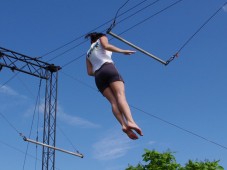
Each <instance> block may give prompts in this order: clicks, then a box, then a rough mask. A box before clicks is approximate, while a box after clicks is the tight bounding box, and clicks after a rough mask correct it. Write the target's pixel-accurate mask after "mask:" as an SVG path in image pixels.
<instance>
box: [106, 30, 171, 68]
mask: <svg viewBox="0 0 227 170" xmlns="http://www.w3.org/2000/svg"><path fill="white" fill-rule="evenodd" d="M107 33H108V34H110V35H112V36H113V37H115V38H117V39H118V40H120V41H122V42H124V43H126V44H128V45H129V46H131V47H133V48H135V49H137V50H138V51H140V52H142V53H144V54H146V55H148V56H149V57H152V58H153V59H155V60H157V61H159V62H160V63H162V64H164V65H166V64H167V63H166V62H165V61H163V60H161V59H160V58H158V57H156V56H155V55H153V54H151V53H149V52H147V51H145V50H143V49H142V48H140V47H137V46H136V45H134V44H132V43H130V42H128V41H127V40H125V39H123V38H121V37H119V36H118V35H116V34H114V33H113V32H111V31H108V32H107Z"/></svg>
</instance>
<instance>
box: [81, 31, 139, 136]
mask: <svg viewBox="0 0 227 170" xmlns="http://www.w3.org/2000/svg"><path fill="white" fill-rule="evenodd" d="M85 38H90V40H91V46H90V49H89V50H88V52H87V57H86V65H87V73H88V75H90V76H94V77H95V83H96V86H97V88H98V89H99V91H100V92H101V93H102V95H103V96H105V97H106V99H107V100H108V101H109V102H110V104H111V107H112V112H113V114H114V116H115V117H116V119H117V120H118V121H119V123H120V124H121V126H122V130H123V132H125V133H126V134H127V135H128V137H129V138H131V139H133V140H136V139H138V136H137V135H136V133H138V134H139V135H140V136H143V133H142V131H141V129H140V128H139V126H138V125H137V124H136V123H135V121H134V120H133V118H132V115H131V111H130V108H129V105H128V103H127V100H126V97H125V87H124V80H123V78H122V77H121V75H120V74H119V72H118V70H117V69H116V67H115V65H114V62H113V60H112V58H111V56H112V52H117V53H123V54H125V55H131V54H134V53H135V51H131V50H123V49H120V48H118V47H116V46H114V45H111V44H109V42H108V38H107V37H106V35H105V34H102V33H97V32H93V33H89V34H87V35H86V36H85ZM134 131H135V132H136V133H134Z"/></svg>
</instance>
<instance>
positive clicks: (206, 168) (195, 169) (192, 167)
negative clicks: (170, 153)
mask: <svg viewBox="0 0 227 170" xmlns="http://www.w3.org/2000/svg"><path fill="white" fill-rule="evenodd" d="M218 162H219V161H213V162H210V161H208V160H206V161H205V162H197V161H195V162H193V161H191V160H189V162H188V163H187V164H186V166H185V168H184V170H224V168H223V167H222V166H220V165H219V164H218Z"/></svg>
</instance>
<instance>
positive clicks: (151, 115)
mask: <svg viewBox="0 0 227 170" xmlns="http://www.w3.org/2000/svg"><path fill="white" fill-rule="evenodd" d="M65 75H67V76H68V77H70V78H72V79H73V80H75V81H78V79H77V78H75V77H73V76H70V75H68V74H66V73H65ZM78 82H79V83H81V84H83V85H85V86H87V87H89V88H90V89H92V90H94V91H96V92H99V91H97V90H96V88H94V87H92V86H90V85H87V84H86V83H84V82H82V81H78ZM129 105H130V104H129ZM130 107H131V108H134V109H136V110H138V111H140V112H141V113H144V114H146V115H148V116H150V117H153V118H155V119H157V120H159V121H162V122H163V123H166V124H168V125H171V126H172V127H175V128H177V129H180V130H182V131H184V132H186V133H188V134H190V135H192V136H195V137H197V138H200V139H202V140H204V141H207V142H209V143H212V144H214V145H216V146H219V147H221V148H222V149H226V150H227V147H226V146H224V145H221V144H219V143H217V142H214V141H212V140H209V139H207V138H205V137H203V136H201V135H199V134H197V133H195V132H192V131H190V130H187V129H185V128H183V127H181V126H178V125H176V124H174V123H171V122H169V121H167V120H165V119H163V118H160V117H158V116H155V115H153V114H151V113H148V112H146V111H144V110H143V109H140V108H138V107H136V106H133V105H130Z"/></svg>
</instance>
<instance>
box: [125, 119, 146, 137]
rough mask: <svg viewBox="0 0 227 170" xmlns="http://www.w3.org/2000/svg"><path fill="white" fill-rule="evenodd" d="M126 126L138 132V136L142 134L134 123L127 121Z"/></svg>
mask: <svg viewBox="0 0 227 170" xmlns="http://www.w3.org/2000/svg"><path fill="white" fill-rule="evenodd" d="M128 128H129V129H131V130H135V131H136V133H138V134H139V135H140V136H143V132H142V131H141V129H140V128H139V127H138V126H137V125H136V124H135V123H130V122H128Z"/></svg>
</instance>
